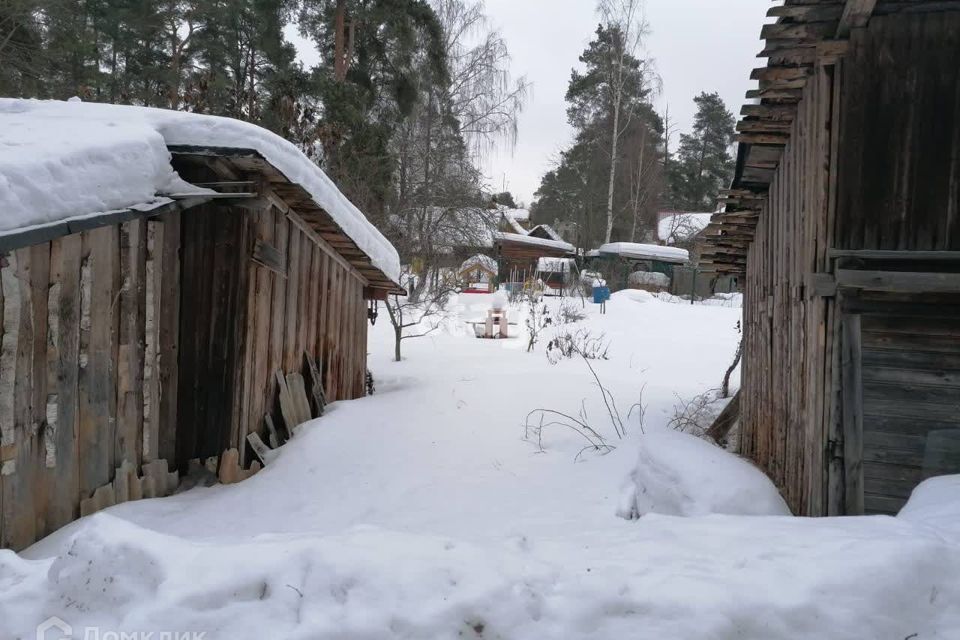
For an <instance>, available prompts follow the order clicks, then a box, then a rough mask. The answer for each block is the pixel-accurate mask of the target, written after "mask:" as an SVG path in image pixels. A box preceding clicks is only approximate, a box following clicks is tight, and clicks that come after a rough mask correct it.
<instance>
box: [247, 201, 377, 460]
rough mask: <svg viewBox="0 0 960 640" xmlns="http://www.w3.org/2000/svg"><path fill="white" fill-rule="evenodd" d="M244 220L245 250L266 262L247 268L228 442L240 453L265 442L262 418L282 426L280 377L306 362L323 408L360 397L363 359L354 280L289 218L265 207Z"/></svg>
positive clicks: (359, 290)
mask: <svg viewBox="0 0 960 640" xmlns="http://www.w3.org/2000/svg"><path fill="white" fill-rule="evenodd" d="M246 220H247V231H246V237H247V238H248V242H249V246H250V250H251V252H255V253H256V254H257V255H260V256H261V257H263V258H264V259H263V260H260V261H258V260H256V259H254V260H250V261H249V264H248V267H247V269H248V274H247V279H246V296H245V300H246V310H245V311H244V312H243V313H244V317H245V322H244V325H243V326H242V327H241V328H240V332H241V335H242V336H243V338H242V339H241V341H240V343H241V344H240V349H241V352H240V356H239V357H240V361H241V362H242V363H243V366H242V367H241V369H240V371H241V374H240V375H238V377H237V380H236V387H235V388H236V390H237V391H236V397H235V406H237V407H241V409H240V410H239V411H238V412H236V413H235V414H234V418H233V423H232V425H231V437H230V442H231V443H233V446H236V447H238V448H240V449H241V451H242V450H243V447H244V446H245V443H246V434H248V433H253V432H257V433H260V434H261V435H262V436H264V439H266V433H265V427H264V416H266V415H267V414H271V415H272V416H273V417H274V420H275V421H279V420H280V412H279V407H278V405H277V384H278V383H277V380H276V372H277V371H283V372H287V373H289V372H293V371H296V372H301V371H303V367H304V354H305V353H307V354H310V355H311V356H313V357H314V359H315V360H316V362H317V365H318V367H319V369H320V371H321V374H322V376H323V379H324V388H325V392H326V397H327V400H328V401H330V402H332V401H334V400H350V399H353V398H357V397H360V396H363V395H364V393H365V376H366V358H367V313H366V304H365V303H364V300H363V286H364V281H363V280H362V279H361V278H360V276H359V274H357V273H356V271H354V270H353V269H352V268H350V267H348V266H347V265H346V264H345V263H344V261H343V260H342V259H338V258H337V257H335V252H334V251H333V250H332V249H331V248H330V247H329V246H328V245H326V243H325V242H324V241H323V240H322V239H321V238H320V237H319V236H317V235H316V234H315V233H313V232H312V231H310V230H309V226H308V225H307V224H306V223H304V222H302V221H300V220H299V219H298V218H297V217H296V215H295V214H293V213H291V212H285V211H282V210H281V209H278V208H277V207H270V208H268V209H264V210H259V211H253V212H251V213H250V214H249V215H248V216H247V218H246ZM258 245H259V247H260V248H259V249H257V247H258ZM261 254H262V255H261ZM267 256H278V260H279V262H278V263H276V264H273V263H270V259H269V258H267ZM267 263H269V264H267Z"/></svg>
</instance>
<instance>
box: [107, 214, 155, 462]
mask: <svg viewBox="0 0 960 640" xmlns="http://www.w3.org/2000/svg"><path fill="white" fill-rule="evenodd" d="M146 245H147V226H146V222H145V221H143V220H140V219H137V220H133V221H131V222H128V223H126V224H124V225H121V227H120V283H121V289H120V316H119V324H120V332H119V344H118V353H117V430H116V442H115V445H114V446H115V448H116V457H117V460H118V462H120V463H121V464H122V463H123V462H124V461H126V462H128V463H129V464H130V465H134V466H136V465H139V464H140V463H141V461H142V459H143V407H144V381H143V363H144V343H145V341H146V292H147V290H146V259H147V255H146V254H147V246H146Z"/></svg>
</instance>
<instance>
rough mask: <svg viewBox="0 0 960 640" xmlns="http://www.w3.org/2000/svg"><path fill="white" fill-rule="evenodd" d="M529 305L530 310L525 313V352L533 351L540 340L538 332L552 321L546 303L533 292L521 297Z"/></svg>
mask: <svg viewBox="0 0 960 640" xmlns="http://www.w3.org/2000/svg"><path fill="white" fill-rule="evenodd" d="M521 300H522V301H525V302H527V303H528V304H529V305H530V312H529V313H528V314H527V320H526V324H527V352H530V351H533V347H534V346H535V345H536V344H537V342H538V341H539V340H540V334H541V333H542V332H543V330H544V329H545V328H546V326H547V325H549V324H552V323H553V318H552V317H551V315H550V310H549V309H547V305H545V304H543V303H542V302H540V300H539V299H538V298H537V297H536V295H533V294H527V295H525V296H524V297H523V298H522V299H521Z"/></svg>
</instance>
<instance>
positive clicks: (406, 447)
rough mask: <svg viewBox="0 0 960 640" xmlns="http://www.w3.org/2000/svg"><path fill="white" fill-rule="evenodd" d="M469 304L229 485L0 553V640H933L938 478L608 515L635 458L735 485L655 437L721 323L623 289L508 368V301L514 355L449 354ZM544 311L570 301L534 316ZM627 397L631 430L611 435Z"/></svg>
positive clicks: (456, 305)
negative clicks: (806, 503) (565, 350)
mask: <svg viewBox="0 0 960 640" xmlns="http://www.w3.org/2000/svg"><path fill="white" fill-rule="evenodd" d="M640 294H643V295H642V296H641V295H640ZM633 296H636V297H638V298H640V297H642V298H643V300H644V302H643V303H642V304H640V303H638V302H637V301H636V300H634V299H632V297H633ZM492 298H493V296H490V295H469V296H467V295H463V296H458V297H456V298H455V299H453V301H452V303H451V306H450V308H451V314H452V316H454V318H456V319H458V321H455V320H451V322H449V323H445V324H444V326H443V328H442V329H440V330H437V331H436V332H434V333H432V334H430V335H428V336H426V337H424V338H418V339H415V340H409V341H404V344H403V351H404V357H405V360H404V361H402V362H399V363H394V362H391V355H392V347H393V345H392V339H391V329H392V328H391V326H390V323H388V322H378V323H377V324H376V326H374V327H373V328H372V329H371V342H370V351H371V357H370V369H371V371H372V372H373V374H374V376H375V377H376V383H377V394H376V395H374V396H372V397H368V398H364V399H362V400H358V401H354V402H346V403H334V404H333V405H331V406H330V407H329V411H328V412H327V413H326V414H325V415H324V417H323V418H321V419H319V420H316V421H313V422H310V423H307V424H306V425H304V426H303V427H302V428H300V429H299V430H298V432H297V433H296V435H295V437H294V438H293V439H292V440H291V441H290V442H289V443H288V444H286V445H285V446H284V447H282V448H281V450H280V452H279V455H278V457H277V459H276V460H275V461H274V462H271V463H270V464H269V465H268V466H267V467H266V468H265V469H264V470H263V471H261V472H260V473H258V474H257V475H255V476H253V477H252V478H250V479H249V480H246V481H244V482H242V483H239V484H236V485H230V486H215V487H210V488H196V489H192V490H190V491H187V492H185V493H181V494H177V495H174V496H171V497H168V498H162V499H157V500H143V501H139V502H130V503H125V504H122V505H118V506H116V507H112V508H111V509H109V510H107V511H105V512H102V513H100V514H96V515H95V516H92V517H90V518H85V519H83V520H81V521H79V522H78V523H75V525H73V526H71V527H68V528H67V529H65V530H63V531H61V532H59V533H58V534H55V535H54V536H51V537H50V538H48V539H47V540H45V541H43V542H42V543H40V544H38V545H36V546H35V547H34V548H32V549H31V550H30V553H28V554H24V555H23V556H17V555H15V554H13V553H11V552H9V551H5V552H0V638H16V637H23V638H32V637H34V628H35V626H36V624H37V623H38V622H40V621H41V620H44V619H45V618H47V617H48V616H50V615H57V616H59V617H60V618H62V619H63V620H65V621H67V622H68V623H70V624H71V625H73V627H74V637H76V638H82V637H84V635H85V629H86V628H87V627H92V626H98V627H99V628H100V629H101V635H100V637H101V638H102V637H104V633H103V632H106V631H114V632H122V631H126V632H132V631H137V630H145V631H156V632H160V631H170V632H172V631H180V632H185V631H202V632H206V636H205V637H206V639H207V640H220V639H221V638H222V639H229V640H235V639H239V640H246V639H248V638H249V639H251V640H254V639H257V640H258V639H260V638H284V639H288V638H289V639H294V640H296V639H302V640H308V639H309V640H318V639H319V640H359V639H363V640H381V639H383V640H392V639H397V638H399V639H410V640H427V639H429V640H435V639H439V640H464V639H466V640H481V639H482V640H491V639H496V638H502V639H506V638H509V639H510V640H578V639H581V638H583V639H591V640H607V639H611V640H612V639H620V638H638V639H647V638H650V639H657V640H660V639H664V638H670V639H678V640H686V639H691V640H693V639H697V640H699V639H701V638H718V639H720V638H722V639H727V638H731V639H732V638H736V639H737V640H771V639H778V640H779V639H784V640H786V639H789V640H794V639H798V638H799V639H802V640H822V639H823V638H830V640H864V639H867V638H869V639H871V640H872V639H874V638H890V639H895V640H902V639H903V638H907V637H913V638H915V639H916V640H924V639H937V638H940V639H944V640H946V639H949V638H953V637H954V636H955V635H956V633H955V632H956V630H957V629H960V581H958V580H957V576H958V575H960V541H957V540H956V539H953V538H951V537H950V536H949V535H948V533H949V531H955V530H957V528H956V527H953V528H950V529H944V528H942V527H948V526H952V525H950V524H949V522H946V521H944V522H943V523H942V524H940V523H939V522H938V520H937V519H935V518H934V517H933V515H932V514H936V513H941V514H947V513H949V509H950V508H951V507H949V503H950V502H953V503H956V498H955V497H954V496H952V495H951V493H952V492H953V489H952V485H943V486H941V487H937V486H936V484H937V483H931V485H929V486H931V487H933V488H934V489H935V491H927V490H926V489H924V491H923V492H920V491H919V490H918V495H916V496H914V497H915V498H916V499H918V500H920V503H919V505H920V506H923V507H924V509H923V510H922V511H923V512H925V513H926V514H927V515H925V516H924V515H917V516H916V518H917V519H916V520H913V519H911V518H912V517H908V514H909V512H910V510H911V509H914V510H916V509H918V508H919V507H918V506H917V504H914V505H913V507H911V508H910V509H905V513H904V516H903V517H899V518H889V517H864V518H833V519H826V518H824V519H812V518H794V517H789V516H762V517H759V516H735V515H717V514H710V515H692V516H689V517H675V516H667V515H660V514H657V513H648V514H647V515H645V516H643V517H642V518H639V519H637V520H625V519H623V518H618V517H617V516H616V511H617V507H618V504H619V502H620V500H619V499H620V495H619V489H620V488H621V486H622V485H623V482H624V479H625V478H628V477H629V476H630V474H631V473H632V472H634V471H635V470H636V469H637V468H638V460H640V459H641V457H642V456H647V457H648V458H650V459H652V460H655V461H657V463H658V464H661V465H663V466H662V468H665V469H668V470H669V469H672V470H674V471H671V473H674V472H675V473H678V474H682V475H684V476H685V477H684V478H681V479H680V481H679V483H680V486H683V487H684V491H686V492H687V493H688V495H692V496H694V497H695V498H696V500H697V501H698V504H707V503H708V502H709V503H711V504H728V502H727V501H726V500H724V499H721V494H722V493H723V491H724V490H725V489H724V487H722V486H718V487H709V488H706V489H705V488H703V487H701V486H699V485H698V486H697V487H695V488H693V489H691V488H689V487H686V486H685V485H684V483H689V482H693V481H694V478H699V479H700V482H706V483H718V482H721V481H725V482H726V483H728V485H729V487H730V488H732V487H733V486H734V484H736V485H737V486H738V487H740V488H741V489H742V488H743V487H753V486H755V484H754V481H753V479H751V478H747V477H746V475H744V476H741V475H740V472H741V471H742V470H741V469H738V470H737V471H736V472H731V471H729V469H728V466H729V465H728V463H730V460H729V458H726V457H723V459H722V460H720V461H719V462H718V463H717V464H716V465H715V467H713V466H711V464H709V463H707V462H704V461H705V460H709V459H711V456H713V455H714V453H715V450H714V449H702V447H710V445H708V444H706V443H701V442H698V441H691V440H689V439H683V438H681V439H679V440H677V439H675V438H674V437H673V434H670V433H663V431H664V429H665V427H666V424H667V423H668V422H669V421H670V419H671V416H672V415H673V413H674V405H675V403H676V400H677V396H680V397H683V398H691V397H693V396H696V395H698V394H702V393H704V392H705V391H707V390H708V389H711V388H714V387H715V386H716V385H717V384H718V383H719V380H720V378H721V377H722V375H723V371H724V369H725V368H726V366H727V365H728V364H729V362H730V358H731V356H732V354H733V352H734V351H735V349H736V345H737V340H738V338H739V336H738V333H737V331H736V324H737V322H738V321H739V320H740V315H741V314H740V311H739V310H738V309H730V308H724V307H707V306H701V305H689V304H685V305H683V304H670V303H667V302H663V301H661V300H658V299H657V298H656V297H654V296H651V295H650V294H647V293H646V292H622V293H620V294H616V295H614V296H613V298H612V299H611V300H610V301H609V302H608V304H607V313H606V314H605V315H600V314H599V311H598V305H593V304H590V303H586V304H585V305H583V307H581V308H583V309H584V310H585V312H586V314H587V316H588V317H587V319H586V320H584V321H581V322H577V323H575V324H572V325H564V326H563V327H555V328H551V327H549V326H548V327H547V328H545V329H544V330H543V331H544V334H543V337H542V340H541V341H540V342H539V343H538V344H537V345H536V348H535V350H534V351H533V352H531V353H527V352H526V336H525V335H524V334H523V331H524V318H523V316H522V315H517V314H518V313H519V312H518V311H517V310H516V309H515V308H513V307H511V309H510V321H511V322H517V323H518V324H517V325H511V331H512V332H513V331H516V332H517V334H516V336H515V337H512V338H510V339H505V340H478V339H476V338H474V337H473V336H472V331H471V330H470V328H469V324H468V321H469V320H472V319H476V318H484V317H486V313H487V310H488V309H489V307H490V302H491V299H492ZM564 303H565V304H571V303H572V304H576V305H578V306H579V305H581V304H583V303H581V301H580V300H579V299H578V298H573V299H571V298H569V297H568V298H567V299H565V300H560V299H556V298H546V299H544V302H543V304H545V305H548V306H549V307H551V312H555V311H556V310H557V309H558V308H559V305H561V304H564ZM581 329H582V330H586V331H590V332H592V333H593V334H594V335H600V334H604V335H605V336H606V339H608V340H609V341H610V344H611V347H610V351H609V359H608V360H595V361H591V366H592V367H593V368H594V369H595V371H596V374H597V377H598V378H599V380H600V381H602V383H603V385H604V387H605V388H607V389H608V390H609V393H610V396H611V397H612V398H613V399H614V401H615V402H616V404H617V405H618V406H619V408H620V412H621V413H622V415H623V416H624V422H625V423H626V426H627V429H626V434H625V435H624V436H623V437H622V438H620V437H617V436H616V435H615V434H614V432H613V429H612V428H611V426H610V420H609V418H608V417H607V414H606V410H605V406H604V401H603V400H602V399H601V395H600V392H599V390H598V389H597V387H596V386H595V384H594V380H593V378H592V376H591V374H590V372H589V370H588V369H587V368H586V365H585V364H584V362H583V361H582V360H576V359H564V360H562V361H560V362H558V363H557V364H555V365H551V364H550V363H549V362H548V360H547V358H546V354H545V349H546V343H547V341H548V340H549V338H550V334H551V333H552V331H560V330H563V331H567V330H571V331H572V330H581ZM511 335H513V334H511ZM641 398H642V400H643V404H644V406H645V408H646V411H645V413H644V419H643V424H644V430H645V431H646V433H647V435H644V434H643V433H642V432H641V431H640V429H639V425H638V417H637V413H636V412H634V413H633V417H632V418H629V417H628V408H629V407H630V406H631V405H632V404H633V403H635V402H637V401H639V400H641ZM537 408H550V409H555V410H557V411H562V412H564V413H566V414H568V415H570V416H574V417H576V416H580V415H581V414H580V412H581V411H583V414H584V416H585V419H586V420H587V421H588V422H589V423H590V424H591V425H592V426H593V427H594V428H596V429H597V430H598V432H599V433H601V434H603V436H604V437H605V438H606V439H607V441H608V442H609V443H610V444H611V445H612V446H614V447H615V449H614V450H613V451H611V452H610V453H608V454H606V455H597V454H595V453H586V454H583V455H580V456H579V457H578V452H580V451H581V450H582V448H583V446H584V442H583V439H582V438H581V437H580V436H578V435H577V434H576V433H574V432H572V431H570V430H569V429H564V428H562V427H556V428H553V429H549V430H547V431H545V432H544V440H543V442H542V443H539V444H540V445H542V446H538V443H537V442H531V441H525V440H524V439H523V435H524V428H523V425H524V418H525V416H527V414H529V413H530V412H531V411H533V410H535V409H537ZM651 442H652V443H653V444H651ZM575 460H576V461H575ZM736 462H739V461H736ZM712 468H715V469H719V470H720V471H717V472H716V473H714V472H712V471H711V469H712ZM744 473H746V472H744ZM688 474H692V477H687V476H688ZM659 477H660V478H661V479H662V478H664V477H666V474H661V475H660V476H659ZM718 478H719V480H718ZM660 486H661V488H669V487H667V483H666V481H661V485H660ZM750 490H751V491H752V490H753V489H750ZM733 499H734V498H730V500H733ZM759 499H763V498H759ZM759 499H758V500H759ZM678 504H684V503H683V502H682V501H678ZM157 636H158V634H156V635H155V636H154V637H157Z"/></svg>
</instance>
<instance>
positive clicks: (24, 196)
mask: <svg viewBox="0 0 960 640" xmlns="http://www.w3.org/2000/svg"><path fill="white" fill-rule="evenodd" d="M167 145H198V146H213V147H228V148H243V149H256V150H257V151H259V152H260V153H261V154H262V155H263V156H264V157H265V158H266V159H267V160H268V161H269V162H270V163H271V164H272V165H273V166H275V167H276V168H277V169H279V170H280V171H281V172H282V173H283V174H284V175H286V177H287V178H288V179H290V180H291V181H292V182H294V183H297V184H299V185H300V186H302V187H303V188H304V189H306V190H307V192H309V193H310V195H311V196H313V198H314V199H315V200H316V202H317V203H318V204H319V205H320V206H321V207H323V208H324V209H325V210H326V211H327V213H329V214H330V216H331V217H332V218H333V219H334V220H335V221H336V222H337V224H338V225H340V227H341V228H342V229H343V231H344V232H345V233H346V234H347V235H348V236H350V238H351V239H353V241H354V242H355V243H356V244H357V246H358V247H360V249H361V250H362V251H363V252H364V253H366V254H367V255H368V256H370V259H371V262H372V263H373V265H374V266H376V267H377V268H378V269H380V270H381V271H383V272H384V273H385V274H386V275H387V276H389V277H390V278H392V279H394V280H396V279H397V278H398V277H399V274H400V259H399V257H398V255H397V251H396V249H394V248H393V245H391V244H390V242H389V241H388V240H387V239H386V238H384V237H383V235H382V234H381V233H380V232H379V231H378V230H377V229H376V227H374V226H373V225H372V224H370V222H369V221H368V220H367V219H366V217H365V216H364V215H363V213H361V212H360V211H359V210H358V209H357V208H356V207H355V206H354V205H353V204H352V203H351V202H350V201H349V200H347V198H346V196H344V195H343V194H342V193H340V191H339V190H338V189H337V187H336V186H335V185H334V184H333V182H332V181H331V180H330V179H329V178H328V177H327V176H326V174H324V173H323V171H321V169H320V168H319V167H318V166H317V165H316V164H315V163H313V162H312V161H311V160H310V159H309V158H307V157H306V156H305V155H303V153H301V152H300V150H299V149H297V148H296V147H295V146H294V145H293V144H291V143H290V142H287V141H286V140H284V139H283V138H281V137H280V136H277V135H275V134H273V133H271V132H269V131H267V130H266V129H263V128H261V127H258V126H256V125H253V124H250V123H247V122H241V121H239V120H233V119H231V118H221V117H217V116H205V115H199V114H193V113H184V112H180V111H169V110H164V109H150V108H145V107H131V106H120V105H107V104H96V103H82V102H79V101H71V102H60V101H53V100H51V101H37V100H18V99H9V98H0V232H2V231H7V230H11V229H17V228H22V227H28V226H35V225H42V224H49V223H52V222H59V221H62V220H65V219H69V218H71V217H78V216H85V215H89V214H91V213H97V212H103V211H110V210H115V209H124V208H128V207H132V206H134V205H141V204H144V203H147V202H151V201H153V200H155V199H156V197H157V195H164V194H166V195H170V194H177V193H183V191H184V190H185V189H190V186H189V185H187V184H186V183H185V182H183V181H182V180H180V179H179V178H178V177H177V176H176V174H175V173H174V172H173V169H172V168H171V167H170V154H169V152H168V151H167ZM195 191H196V190H195V189H191V192H195Z"/></svg>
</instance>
